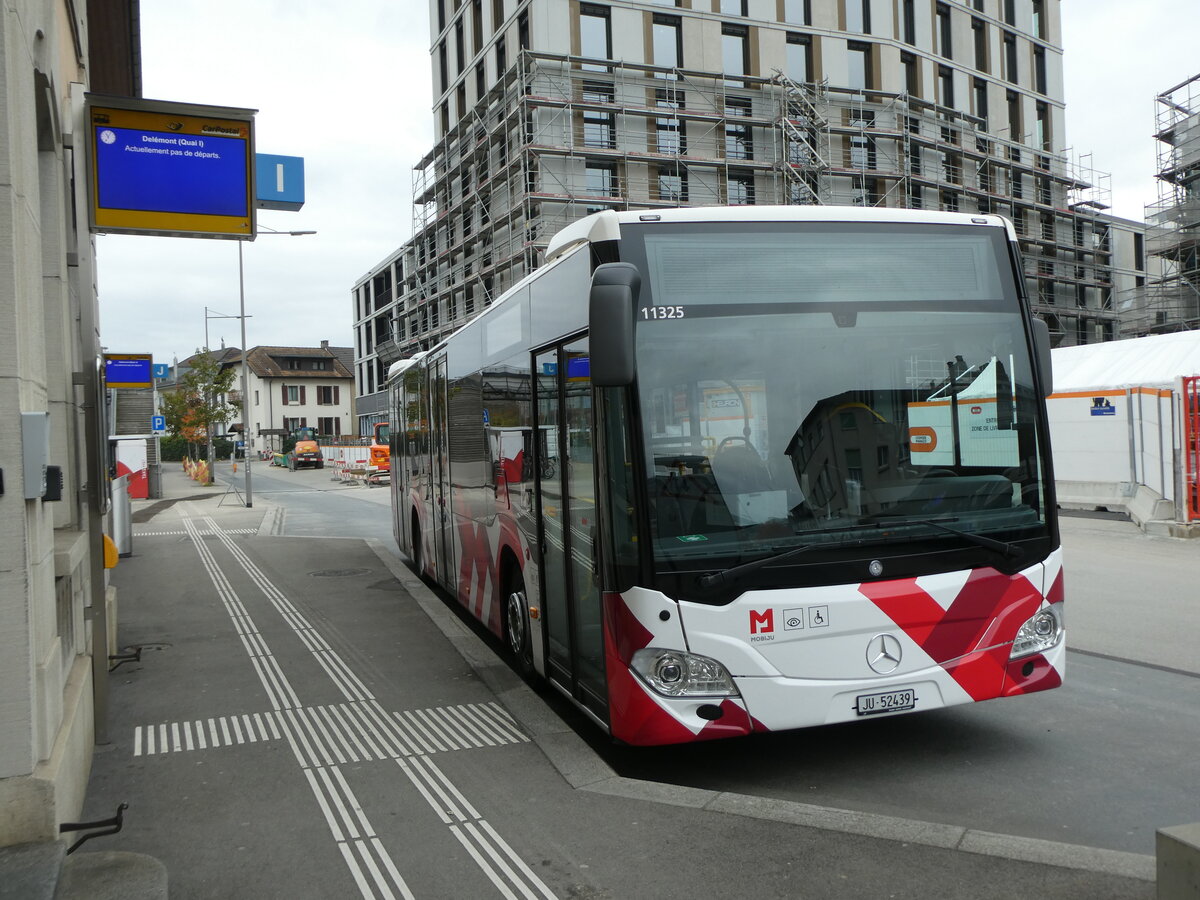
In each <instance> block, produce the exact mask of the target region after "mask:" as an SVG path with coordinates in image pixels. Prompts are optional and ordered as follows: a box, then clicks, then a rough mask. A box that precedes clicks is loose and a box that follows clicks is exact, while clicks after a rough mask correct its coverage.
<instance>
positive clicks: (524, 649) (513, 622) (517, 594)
mask: <svg viewBox="0 0 1200 900" xmlns="http://www.w3.org/2000/svg"><path fill="white" fill-rule="evenodd" d="M504 634H505V637H506V638H507V643H508V652H509V655H510V656H511V657H512V661H513V665H514V667H515V668H516V670H517V672H518V673H520V674H521V675H530V674H532V672H533V641H532V639H531V637H530V634H529V602H528V600H527V599H526V596H525V579H524V578H522V577H521V573H520V572H515V573H514V574H513V575H512V577H511V578H510V579H509V584H508V591H507V592H506V596H505V601H504Z"/></svg>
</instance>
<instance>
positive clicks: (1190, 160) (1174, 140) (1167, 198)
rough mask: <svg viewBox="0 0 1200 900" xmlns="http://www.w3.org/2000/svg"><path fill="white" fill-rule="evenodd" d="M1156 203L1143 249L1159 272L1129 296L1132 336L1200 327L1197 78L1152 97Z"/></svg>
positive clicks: (1127, 321) (1199, 90)
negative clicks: (1156, 169) (1153, 98)
mask: <svg viewBox="0 0 1200 900" xmlns="http://www.w3.org/2000/svg"><path fill="white" fill-rule="evenodd" d="M1155 113H1156V117H1155V119H1156V120H1155V126H1156V127H1155V129H1154V136H1155V137H1156V138H1157V139H1158V202H1157V203H1155V204H1153V205H1151V206H1148V207H1147V208H1146V249H1147V252H1148V253H1149V254H1150V255H1151V257H1152V262H1155V261H1156V262H1157V263H1158V267H1157V269H1156V271H1154V273H1153V274H1152V276H1151V277H1150V278H1149V279H1148V280H1147V282H1146V284H1145V285H1144V286H1143V287H1142V288H1141V289H1140V290H1137V291H1135V292H1134V293H1133V294H1131V295H1130V300H1129V302H1128V304H1127V307H1128V308H1127V309H1126V310H1125V312H1124V314H1123V316H1122V318H1123V320H1125V321H1124V322H1123V325H1124V326H1125V327H1124V328H1123V331H1125V332H1126V333H1128V334H1129V335H1130V336H1140V335H1147V334H1161V333H1163V332H1168V331H1180V330H1183V329H1193V328H1200V75H1195V76H1193V77H1192V78H1189V79H1188V80H1187V81H1185V82H1183V83H1181V84H1177V85H1176V86H1175V87H1173V88H1170V89H1169V90H1166V91H1164V92H1163V93H1161V94H1159V95H1158V97H1156V98H1155Z"/></svg>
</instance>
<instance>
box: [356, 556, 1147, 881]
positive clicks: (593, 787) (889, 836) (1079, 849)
mask: <svg viewBox="0 0 1200 900" xmlns="http://www.w3.org/2000/svg"><path fill="white" fill-rule="evenodd" d="M366 544H367V546H368V547H370V548H371V549H372V550H373V551H374V552H375V555H376V556H378V557H379V559H380V560H381V561H382V562H383V564H384V566H386V567H387V569H388V571H390V572H391V573H392V575H394V576H395V578H396V580H397V581H399V582H400V585H401V586H402V587H403V588H404V589H405V590H406V591H408V592H409V593H410V594H411V595H412V597H413V599H415V600H416V601H417V604H418V605H419V606H420V607H421V609H422V610H423V611H424V612H425V614H426V615H427V616H429V618H430V619H431V620H432V621H433V623H434V625H436V626H437V627H438V629H439V630H440V631H441V632H442V634H444V635H445V636H446V638H447V639H448V640H449V641H450V643H451V644H452V645H453V646H454V648H455V649H456V650H457V651H458V652H459V654H460V655H461V656H462V657H463V659H464V660H465V661H466V662H467V664H468V665H469V666H471V668H472V669H474V670H475V673H476V674H477V675H478V676H479V678H480V680H481V681H483V682H484V684H486V685H487V686H488V687H489V688H490V689H491V690H492V692H493V693H494V694H495V695H496V698H497V699H498V700H499V701H500V702H501V703H503V704H504V706H505V708H507V709H508V711H509V712H510V713H511V714H512V715H513V717H514V718H515V719H516V720H517V721H518V722H520V723H521V726H522V727H523V728H524V729H525V731H526V732H528V733H529V735H530V737H531V738H532V740H533V742H534V743H536V744H537V745H538V747H539V748H540V749H541V750H542V752H543V753H544V754H545V756H546V758H547V759H548V760H549V761H550V764H551V765H552V766H554V768H555V769H556V770H557V771H558V773H559V775H561V776H562V778H563V779H564V780H565V781H566V782H567V783H568V784H570V785H571V787H573V788H575V789H576V790H582V791H590V792H593V793H597V794H607V795H609V796H614V797H624V798H626V799H631V800H642V801H647V802H651V803H662V804H666V805H669V806H682V807H689V808H693V809H703V810H708V811H710V812H719V813H727V814H731V815H736V816H743V817H746V818H753V819H760V820H763V821H770V822H780V823H785V824H790V825H799V826H802V827H805V828H815V829H819V830H822V831H831V832H839V833H842V834H853V835H857V836H860V837H869V838H876V839H880V840H888V841H897V842H900V843H905V844H917V845H921V846H926V847H935V848H939V849H943V850H957V851H961V852H963V853H974V854H977V855H980V856H990V857H997V858H1000V859H1007V860H1012V861H1014V862H1024V863H1036V864H1040V865H1048V866H1056V867H1058V868H1064V869H1076V870H1082V871H1085V872H1095V873H1099V874H1103V875H1114V876H1119V877H1122V878H1131V879H1135V880H1138V881H1149V882H1153V881H1154V880H1155V876H1156V861H1155V857H1153V856H1149V855H1146V854H1141V853H1129V852H1125V851H1121V850H1106V849H1103V848H1100V847H1086V846H1080V845H1077V844H1066V843H1061V842H1058V841H1047V840H1042V839H1040V838H1028V837H1020V836H1018V835H1011V834H998V833H995V832H990V831H979V830H976V829H973V828H964V827H962V826H959V825H943V824H940V823H937V822H925V821H921V820H918V819H903V818H897V817H894V816H885V815H880V814H877V813H864V812H858V811H856V810H848V809H837V808H834V807H828V806H814V805H812V804H807V803H798V802H795V801H792V800H774V799H771V798H767V797H754V796H750V795H747V794H735V793H729V792H726V791H708V790H703V789H701V788H692V787H684V786H680V785H669V784H661V783H659V782H652V781H641V780H639V779H636V778H623V777H621V776H619V775H618V774H617V773H616V772H615V771H613V769H612V767H610V766H609V765H608V763H606V762H604V760H602V759H601V758H600V757H599V756H597V755H596V753H595V752H594V751H593V750H592V749H591V747H589V746H588V745H587V743H586V742H584V741H583V739H582V738H580V737H579V736H578V735H577V734H575V732H574V731H572V730H571V729H569V728H566V727H565V726H564V725H563V724H562V722H561V721H560V720H559V719H558V717H557V716H556V715H555V714H554V713H553V712H551V711H550V709H549V708H548V707H547V706H546V704H545V703H544V702H543V701H542V700H541V698H540V697H538V695H537V694H536V693H534V691H533V689H532V688H530V687H529V686H528V685H527V684H525V682H524V681H522V680H521V678H520V677H519V676H518V675H517V674H516V673H515V672H513V671H512V670H511V669H510V668H509V667H508V666H507V665H506V664H504V663H503V662H502V661H500V660H499V659H498V658H497V656H496V654H495V652H494V651H493V650H492V649H491V648H490V647H488V646H487V645H486V644H485V643H484V642H483V641H482V640H481V639H480V638H479V636H478V635H476V634H475V633H474V632H472V631H471V630H470V629H468V628H467V627H466V626H465V625H463V623H462V622H461V621H459V620H458V618H457V617H456V616H455V615H454V614H453V613H452V612H450V610H448V609H447V608H446V605H445V604H444V603H443V602H442V600H441V599H440V598H439V597H437V596H436V595H435V594H434V593H433V591H432V590H431V589H430V588H429V587H428V586H427V585H426V584H425V582H423V581H422V580H421V579H419V578H418V577H417V576H416V575H415V574H414V573H413V572H412V570H411V569H409V568H408V567H407V566H406V565H404V564H403V563H402V562H401V561H400V560H399V559H398V558H397V557H396V556H394V555H392V554H391V553H389V551H388V550H387V549H385V547H384V543H383V542H382V541H380V540H378V539H367V540H366Z"/></svg>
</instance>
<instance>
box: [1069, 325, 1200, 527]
mask: <svg viewBox="0 0 1200 900" xmlns="http://www.w3.org/2000/svg"><path fill="white" fill-rule="evenodd" d="M1052 355H1053V361H1054V393H1053V394H1051V395H1050V397H1049V398H1048V400H1047V404H1046V405H1047V408H1048V410H1049V414H1050V434H1051V441H1052V445H1053V450H1054V468H1055V483H1056V486H1057V491H1058V502H1059V505H1061V506H1063V507H1068V508H1070V507H1074V508H1088V509H1091V508H1096V507H1104V508H1108V509H1123V510H1126V511H1128V512H1129V513H1130V515H1131V516H1132V518H1133V519H1134V520H1135V521H1136V522H1137V523H1138V524H1139V525H1141V526H1142V527H1143V528H1146V529H1147V530H1156V531H1161V532H1163V533H1169V534H1178V535H1183V534H1187V533H1189V532H1191V531H1192V530H1193V529H1196V530H1200V484H1198V483H1197V462H1198V460H1200V403H1198V400H1197V397H1198V391H1200V331H1184V332H1176V333H1172V334H1163V335H1155V336H1153V337H1144V338H1134V339H1131V340H1125V341H1111V342H1108V343H1103V344H1084V345H1081V346H1075V347H1060V348H1059V349H1057V350H1055V351H1053V354H1052ZM1189 522H1194V523H1196V524H1195V525H1193V526H1192V527H1191V528H1189V527H1188V523H1189Z"/></svg>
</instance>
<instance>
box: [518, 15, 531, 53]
mask: <svg viewBox="0 0 1200 900" xmlns="http://www.w3.org/2000/svg"><path fill="white" fill-rule="evenodd" d="M517 46H518V47H519V48H520V49H522V50H528V49H529V10H526V11H525V12H523V13H521V15H519V16H517Z"/></svg>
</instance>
